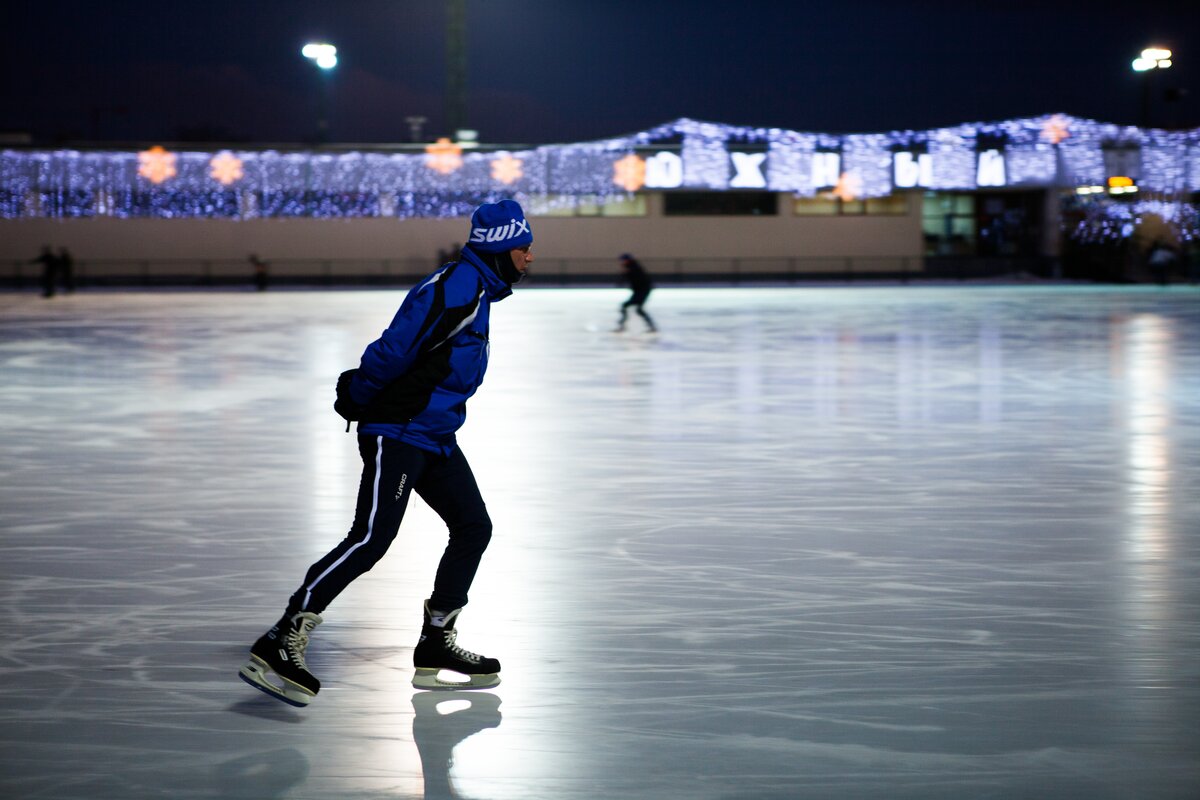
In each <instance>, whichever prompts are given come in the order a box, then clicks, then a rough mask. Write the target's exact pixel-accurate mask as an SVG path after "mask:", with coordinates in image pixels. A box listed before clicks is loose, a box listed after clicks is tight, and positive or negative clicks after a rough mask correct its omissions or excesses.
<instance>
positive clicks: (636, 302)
mask: <svg viewBox="0 0 1200 800" xmlns="http://www.w3.org/2000/svg"><path fill="white" fill-rule="evenodd" d="M621 270H622V272H623V273H624V277H625V280H626V281H627V282H628V284H629V288H630V290H632V292H633V294H631V295H630V296H629V299H628V300H626V301H625V302H624V303H622V304H621V319H620V320H618V321H617V327H616V328H615V329H614V331H613V332H614V333H621V332H622V331H624V330H625V319H626V317H627V316H628V315H629V307H630V306H633V308H634V310H636V311H637V313H638V316H640V317H641V318H642V319H643V320H644V321H645V322H646V328H647V330H649V331H650V332H651V333H657V332H658V328H656V327H655V326H654V320H652V319H650V315H649V314H647V313H646V309H645V308H643V307H642V306H643V305H645V303H646V298H648V297H649V296H650V290H651V289H653V288H654V282H653V281H651V280H650V274H649V273H648V272H646V268H645V267H643V266H642V265H641V264H640V263H638V260H637V259H636V258H634V257H633V256H631V255H630V254H629V253H622V254H621Z"/></svg>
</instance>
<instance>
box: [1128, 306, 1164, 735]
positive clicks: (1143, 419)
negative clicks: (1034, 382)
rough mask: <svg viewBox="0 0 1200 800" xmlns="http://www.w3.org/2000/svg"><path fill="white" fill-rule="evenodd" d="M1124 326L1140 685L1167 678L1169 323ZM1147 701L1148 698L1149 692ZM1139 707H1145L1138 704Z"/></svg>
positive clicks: (1135, 659)
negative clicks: (1165, 655)
mask: <svg viewBox="0 0 1200 800" xmlns="http://www.w3.org/2000/svg"><path fill="white" fill-rule="evenodd" d="M1124 328H1125V347H1124V348H1123V350H1124V356H1125V367H1126V369H1125V375H1124V377H1125V397H1124V401H1125V408H1124V411H1125V427H1126V443H1127V456H1126V475H1127V492H1128V495H1127V504H1126V513H1127V515H1128V529H1127V533H1126V536H1125V538H1124V546H1125V552H1124V560H1125V563H1126V565H1127V569H1128V570H1129V572H1130V575H1129V579H1128V580H1126V581H1123V582H1122V586H1124V587H1125V591H1126V598H1125V599H1126V613H1127V614H1128V615H1129V619H1130V623H1131V624H1130V625H1129V632H1128V633H1129V636H1130V637H1131V644H1132V647H1130V648H1128V650H1127V652H1126V660H1125V663H1126V664H1127V666H1128V667H1129V669H1130V670H1131V671H1132V676H1131V677H1132V678H1133V679H1134V680H1135V681H1136V682H1137V683H1138V685H1139V687H1140V688H1143V689H1144V688H1160V687H1162V686H1163V685H1164V684H1169V683H1170V682H1172V680H1173V679H1172V676H1171V674H1170V672H1171V671H1170V665H1169V663H1168V661H1167V660H1166V659H1165V658H1164V654H1165V653H1166V651H1167V649H1168V643H1167V641H1166V636H1167V630H1168V626H1169V625H1170V623H1171V613H1172V608H1173V597H1172V593H1171V588H1170V587H1171V582H1170V580H1169V567H1170V562H1171V559H1172V556H1173V553H1172V541H1171V531H1170V527H1169V517H1170V510H1171V491H1170V487H1171V443H1170V439H1169V437H1168V430H1169V427H1170V423H1171V411H1170V405H1169V395H1170V389H1171V386H1170V384H1171V376H1170V371H1169V370H1170V360H1171V357H1172V354H1171V329H1170V325H1169V322H1168V321H1167V320H1165V319H1164V318H1163V317H1160V316H1158V315H1156V314H1139V315H1135V316H1133V317H1132V318H1130V319H1129V320H1128V321H1127V323H1126V324H1125V326H1124ZM1147 702H1149V703H1151V704H1153V703H1154V702H1155V698H1154V697H1153V696H1152V695H1151V696H1150V697H1149V698H1148V699H1147ZM1143 711H1146V712H1151V713H1153V712H1152V711H1151V709H1148V708H1145V709H1143Z"/></svg>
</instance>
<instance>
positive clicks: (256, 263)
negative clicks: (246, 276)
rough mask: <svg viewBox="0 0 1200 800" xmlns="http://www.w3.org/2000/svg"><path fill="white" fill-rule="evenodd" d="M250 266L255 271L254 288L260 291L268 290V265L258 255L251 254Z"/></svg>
mask: <svg viewBox="0 0 1200 800" xmlns="http://www.w3.org/2000/svg"><path fill="white" fill-rule="evenodd" d="M250 266H251V267H252V268H253V269H254V286H255V288H256V289H258V291H260V292H265V291H266V290H267V279H268V276H269V273H268V269H269V267H268V264H267V262H266V261H263V260H262V259H261V258H259V257H258V253H251V254H250Z"/></svg>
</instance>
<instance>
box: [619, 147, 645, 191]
mask: <svg viewBox="0 0 1200 800" xmlns="http://www.w3.org/2000/svg"><path fill="white" fill-rule="evenodd" d="M613 183H615V184H616V185H617V186H620V187H621V188H622V189H624V190H625V191H627V192H636V191H637V190H638V189H640V188H642V187H643V186H645V185H646V161H645V159H642V158H638V157H637V156H635V155H634V154H633V153H630V154H629V155H627V156H625V157H624V158H622V159H619V160H617V161H614V162H613Z"/></svg>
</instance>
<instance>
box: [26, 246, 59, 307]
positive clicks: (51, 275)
mask: <svg viewBox="0 0 1200 800" xmlns="http://www.w3.org/2000/svg"><path fill="white" fill-rule="evenodd" d="M29 263H30V264H41V265H42V297H54V288H55V285H56V284H57V283H58V256H56V255H54V251H53V250H51V249H50V245H48V244H47V245H43V246H42V252H41V254H39V255H38V257H37V258H33V259H30V260H29Z"/></svg>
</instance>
